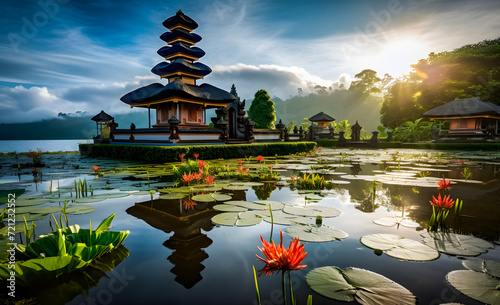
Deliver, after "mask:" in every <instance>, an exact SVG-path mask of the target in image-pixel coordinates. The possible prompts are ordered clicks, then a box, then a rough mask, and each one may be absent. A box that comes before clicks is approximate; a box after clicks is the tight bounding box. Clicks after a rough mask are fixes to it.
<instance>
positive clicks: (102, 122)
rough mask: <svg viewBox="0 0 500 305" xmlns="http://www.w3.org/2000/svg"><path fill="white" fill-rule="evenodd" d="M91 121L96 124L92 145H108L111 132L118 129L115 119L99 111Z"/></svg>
mask: <svg viewBox="0 0 500 305" xmlns="http://www.w3.org/2000/svg"><path fill="white" fill-rule="evenodd" d="M91 120H92V121H94V122H96V127H97V135H96V136H95V137H94V143H109V141H110V137H111V131H113V130H115V129H116V127H118V124H117V123H115V119H114V118H113V117H112V116H110V115H109V114H107V113H106V112H104V110H101V112H99V113H98V114H97V115H95V116H94V117H92V119H91Z"/></svg>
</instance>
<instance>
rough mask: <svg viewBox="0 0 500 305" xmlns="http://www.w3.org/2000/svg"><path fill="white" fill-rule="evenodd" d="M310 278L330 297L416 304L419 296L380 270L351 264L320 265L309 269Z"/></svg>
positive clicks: (308, 277)
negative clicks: (361, 267)
mask: <svg viewBox="0 0 500 305" xmlns="http://www.w3.org/2000/svg"><path fill="white" fill-rule="evenodd" d="M306 282H307V284H308V285H309V286H310V287H311V289H312V290H314V291H316V292H317V293H319V294H321V295H322V296H325V297H327V298H331V299H335V300H339V301H344V302H351V301H354V300H356V301H357V302H359V303H360V304H370V305H374V304H396V302H397V304H401V305H411V304H416V302H417V300H416V297H415V296H414V295H413V294H412V293H411V292H410V291H409V290H408V289H406V288H405V287H403V286H401V285H399V284H398V283H396V282H394V281H392V280H390V279H388V278H386V277H385V276H383V275H380V274H378V273H375V272H372V271H368V270H364V269H359V268H355V267H348V268H345V269H340V268H338V267H332V266H327V267H320V268H316V269H314V270H312V271H309V273H307V275H306Z"/></svg>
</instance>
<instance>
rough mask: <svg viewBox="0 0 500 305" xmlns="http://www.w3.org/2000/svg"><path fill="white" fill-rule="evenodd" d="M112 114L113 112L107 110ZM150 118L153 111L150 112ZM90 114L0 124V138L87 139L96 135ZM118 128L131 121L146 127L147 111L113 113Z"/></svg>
mask: <svg viewBox="0 0 500 305" xmlns="http://www.w3.org/2000/svg"><path fill="white" fill-rule="evenodd" d="M108 113H109V114H110V115H112V116H113V113H112V112H111V111H110V112H108ZM151 116H152V118H153V117H154V111H152V112H151ZM92 117H93V115H92V116H81V117H74V116H68V115H65V114H62V115H59V118H54V119H49V120H43V121H38V122H31V123H17V124H0V140H56V139H89V138H92V137H94V136H95V135H96V123H95V122H94V121H92V120H91V118H92ZM114 117H115V122H117V123H118V124H119V126H118V128H129V126H130V124H131V123H132V122H133V123H134V124H135V125H136V126H137V128H145V127H148V113H147V111H135V110H134V112H133V113H129V114H118V115H115V116H114Z"/></svg>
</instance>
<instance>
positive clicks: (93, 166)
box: [92, 165, 99, 174]
mask: <svg viewBox="0 0 500 305" xmlns="http://www.w3.org/2000/svg"><path fill="white" fill-rule="evenodd" d="M92 169H93V170H94V171H95V173H96V174H97V171H98V170H99V166H98V165H92Z"/></svg>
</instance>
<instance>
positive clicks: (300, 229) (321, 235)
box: [286, 225, 348, 243]
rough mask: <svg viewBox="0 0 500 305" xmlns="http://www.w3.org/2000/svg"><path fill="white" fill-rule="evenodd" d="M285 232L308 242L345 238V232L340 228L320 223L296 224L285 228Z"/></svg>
mask: <svg viewBox="0 0 500 305" xmlns="http://www.w3.org/2000/svg"><path fill="white" fill-rule="evenodd" d="M286 233H288V234H289V235H290V236H292V237H298V238H299V240H301V241H310V242H315V243H319V242H326V241H332V240H341V239H344V238H347V236H348V235H347V233H346V232H344V231H341V230H336V229H334V228H332V227H329V226H325V225H322V226H321V227H317V226H315V225H296V226H293V227H289V228H286Z"/></svg>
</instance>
